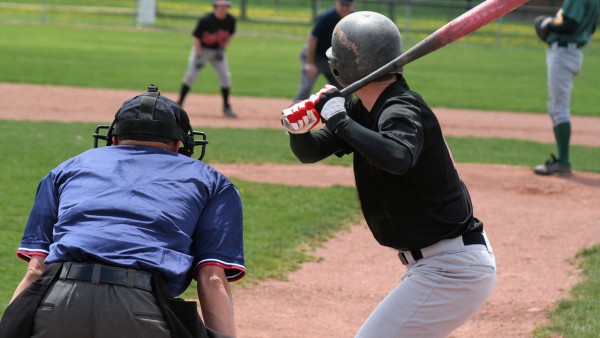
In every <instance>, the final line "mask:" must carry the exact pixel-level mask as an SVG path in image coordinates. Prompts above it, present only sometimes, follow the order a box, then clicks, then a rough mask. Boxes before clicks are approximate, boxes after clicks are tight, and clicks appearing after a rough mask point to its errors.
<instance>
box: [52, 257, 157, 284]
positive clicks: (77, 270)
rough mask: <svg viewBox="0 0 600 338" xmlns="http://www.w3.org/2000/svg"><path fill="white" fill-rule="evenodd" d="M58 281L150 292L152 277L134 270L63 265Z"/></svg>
mask: <svg viewBox="0 0 600 338" xmlns="http://www.w3.org/2000/svg"><path fill="white" fill-rule="evenodd" d="M59 278H60V279H75V280H81V281H86V282H90V283H92V284H100V283H108V284H117V285H123V286H126V287H130V288H138V289H142V290H146V291H152V275H151V274H149V273H147V272H143V271H139V270H134V269H127V268H119V267H116V266H108V265H102V264H94V263H72V262H67V263H63V266H62V269H61V271H60V276H59Z"/></svg>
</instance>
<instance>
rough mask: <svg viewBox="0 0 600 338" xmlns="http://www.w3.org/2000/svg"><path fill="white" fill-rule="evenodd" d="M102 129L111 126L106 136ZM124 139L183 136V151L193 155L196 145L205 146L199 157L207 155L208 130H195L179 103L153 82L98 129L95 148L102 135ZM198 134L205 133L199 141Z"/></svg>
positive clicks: (177, 137)
mask: <svg viewBox="0 0 600 338" xmlns="http://www.w3.org/2000/svg"><path fill="white" fill-rule="evenodd" d="M100 129H108V131H107V134H106V136H104V135H100V134H99V133H98V132H99V130H100ZM113 135H114V136H118V137H119V139H123V140H140V141H161V142H166V141H173V140H180V141H181V143H182V147H181V148H180V149H179V153H181V154H184V155H187V156H191V155H192V154H193V153H194V146H198V145H200V146H202V153H201V155H200V158H199V159H202V157H204V153H205V147H206V144H208V142H207V141H206V134H204V133H202V132H195V131H193V130H192V126H191V125H190V119H189V117H188V115H187V113H186V112H185V110H183V108H181V106H179V105H178V104H177V103H175V102H173V101H171V100H170V99H168V98H166V97H164V96H161V95H160V92H159V91H158V87H156V86H155V85H149V86H148V91H147V92H145V93H143V94H141V95H137V96H135V97H133V98H131V99H129V100H127V101H125V102H124V103H123V105H122V106H121V108H119V110H118V111H117V113H116V114H115V119H114V121H113V122H112V124H111V125H110V126H106V125H100V126H98V127H96V132H95V133H94V135H93V136H94V148H96V147H98V139H102V140H106V145H108V146H110V145H112V136H113ZM195 135H201V136H202V140H201V141H195Z"/></svg>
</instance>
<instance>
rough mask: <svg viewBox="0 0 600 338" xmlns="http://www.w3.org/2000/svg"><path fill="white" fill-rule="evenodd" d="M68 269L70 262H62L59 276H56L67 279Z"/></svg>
mask: <svg viewBox="0 0 600 338" xmlns="http://www.w3.org/2000/svg"><path fill="white" fill-rule="evenodd" d="M69 270H71V262H65V263H63V264H62V269H61V270H60V276H58V278H60V279H67V276H68V275H69Z"/></svg>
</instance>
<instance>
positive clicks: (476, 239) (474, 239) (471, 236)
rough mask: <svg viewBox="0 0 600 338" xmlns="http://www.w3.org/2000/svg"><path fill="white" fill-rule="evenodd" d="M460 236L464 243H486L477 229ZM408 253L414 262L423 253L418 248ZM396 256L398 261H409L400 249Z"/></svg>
mask: <svg viewBox="0 0 600 338" xmlns="http://www.w3.org/2000/svg"><path fill="white" fill-rule="evenodd" d="M461 237H462V240H463V243H464V244H465V245H473V244H483V245H486V243H485V237H484V236H483V233H482V232H479V231H475V232H468V233H466V234H463V235H462V236H461ZM486 246H487V245H486ZM410 254H411V255H412V258H413V260H414V261H415V262H417V261H418V260H420V259H423V253H422V252H421V250H418V249H417V250H410ZM398 257H399V258H400V261H401V262H402V264H404V265H406V264H408V263H409V261H408V259H406V256H405V255H404V253H403V252H402V251H400V252H398Z"/></svg>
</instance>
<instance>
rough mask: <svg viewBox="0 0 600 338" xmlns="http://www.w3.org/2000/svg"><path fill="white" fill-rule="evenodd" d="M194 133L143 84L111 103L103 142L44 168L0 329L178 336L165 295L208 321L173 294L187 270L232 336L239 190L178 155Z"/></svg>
mask: <svg viewBox="0 0 600 338" xmlns="http://www.w3.org/2000/svg"><path fill="white" fill-rule="evenodd" d="M192 133H193V131H192V128H191V126H190V125H189V120H188V117H187V114H186V113H185V111H183V110H181V109H180V106H178V105H177V104H176V103H175V102H173V101H171V100H169V99H168V98H166V97H164V96H161V95H160V93H159V92H158V89H157V88H156V87H150V88H149V90H148V92H146V93H144V94H143V95H139V96H136V97H134V98H132V99H129V100H127V101H125V103H124V104H123V106H122V107H121V108H120V109H119V111H118V112H117V114H116V116H115V121H114V122H113V125H112V126H111V128H110V129H109V131H108V134H107V135H106V138H105V139H106V140H107V144H108V145H111V146H109V147H101V148H96V149H91V150H88V151H86V152H84V153H82V154H80V155H78V156H75V157H73V158H71V159H69V160H67V161H65V162H63V163H62V164H60V165H59V166H58V167H56V168H55V169H53V170H51V171H50V173H48V175H47V176H46V177H44V178H43V180H42V181H41V183H40V184H39V187H38V191H37V194H36V198H35V202H34V205H33V208H32V210H31V213H30V216H29V219H28V221H27V225H26V226H25V231H24V235H23V239H22V241H21V244H20V246H19V249H18V251H17V255H18V256H19V257H20V258H22V259H24V260H27V261H29V267H28V270H27V274H26V275H25V277H24V278H23V280H22V282H21V283H20V284H19V286H18V287H17V290H16V291H15V294H14V296H13V299H12V301H11V304H10V305H9V307H8V308H7V310H6V312H5V314H4V316H3V318H2V323H1V324H0V336H2V337H29V336H35V337H42V336H43V337H78V338H85V337H171V336H179V337H181V336H182V335H178V334H176V333H178V332H181V331H180V330H182V329H186V328H188V327H184V328H181V326H180V325H181V324H177V322H176V321H173V320H172V317H171V316H170V315H169V314H172V313H171V312H169V311H167V309H169V308H170V307H169V306H168V304H176V305H177V308H179V309H183V311H184V317H186V318H190V319H191V320H192V323H191V324H192V325H191V327H192V328H194V329H195V328H196V327H201V328H202V329H204V330H206V329H205V328H204V326H203V324H202V322H201V321H200V318H199V317H198V312H197V309H196V306H197V304H196V303H195V302H193V303H191V304H187V305H191V306H188V307H187V308H186V307H183V305H182V303H183V302H181V301H174V300H171V299H170V298H171V297H176V296H178V295H179V294H181V293H182V292H183V291H185V290H186V289H187V287H188V285H189V284H190V282H191V280H192V279H196V280H197V293H198V299H199V300H200V307H201V310H202V314H203V318H204V321H205V322H206V325H207V326H209V327H211V328H212V329H215V330H217V331H220V332H222V333H225V334H227V335H228V336H232V337H233V336H235V323H234V317H233V299H232V295H231V290H230V286H229V281H234V280H238V279H240V278H242V277H243V276H244V274H245V268H244V251H243V233H242V231H243V229H242V204H241V199H240V195H239V192H238V190H237V189H236V187H235V186H234V185H233V184H232V183H231V182H230V181H229V180H228V179H227V178H226V177H224V176H223V175H222V174H220V173H219V172H217V171H216V170H214V169H213V168H211V167H210V166H208V165H207V164H205V163H203V162H201V161H199V160H195V159H192V158H190V157H189V156H185V155H191V154H192V153H193V149H194V145H195V144H196V143H195V142H194V141H193V138H192V139H190V137H192V136H191V135H192ZM96 137H97V138H98V137H99V136H98V135H97V134H96ZM198 142H201V141H198ZM180 145H181V146H180ZM178 152H179V153H180V154H178ZM42 273H43V275H42ZM40 276H42V278H39V277H40ZM40 286H43V288H42V289H40ZM44 289H46V290H45V292H44ZM40 291H41V292H40ZM42 297H43V298H42ZM38 304H40V305H39V307H38ZM186 309H187V310H189V312H186ZM28 315H30V317H27V316H28ZM194 318H195V320H193V319H194ZM184 323H188V322H187V321H184ZM14 330H17V331H14ZM18 330H25V331H18ZM17 332H20V334H17ZM205 334H206V332H205Z"/></svg>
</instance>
